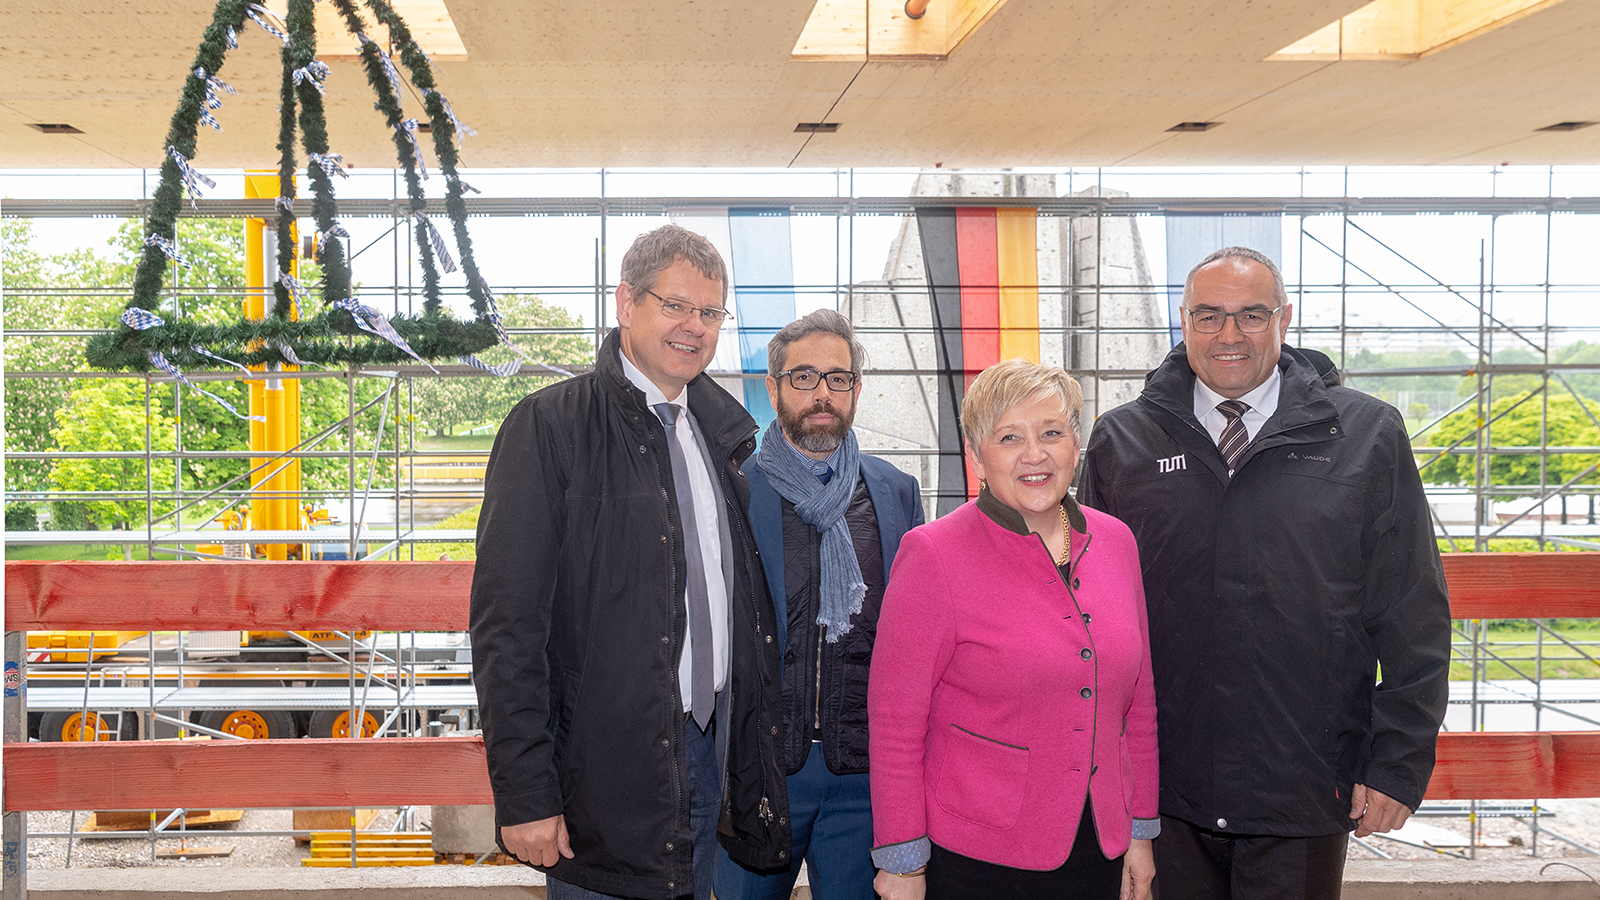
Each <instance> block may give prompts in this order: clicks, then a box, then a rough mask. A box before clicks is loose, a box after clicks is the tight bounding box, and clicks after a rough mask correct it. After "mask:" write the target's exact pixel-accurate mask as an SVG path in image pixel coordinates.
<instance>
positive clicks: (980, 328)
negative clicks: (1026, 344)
mask: <svg viewBox="0 0 1600 900" xmlns="http://www.w3.org/2000/svg"><path fill="white" fill-rule="evenodd" d="M998 241H999V239H998V236H997V234H996V231H995V212H994V207H992V206H989V207H972V206H962V207H957V208H956V261H957V263H958V264H959V265H960V267H961V365H962V369H963V370H964V373H963V374H964V375H965V378H964V379H963V380H964V382H965V384H964V387H963V392H965V389H966V388H970V387H972V381H973V379H975V378H977V377H978V373H979V372H982V371H983V370H984V369H987V368H989V367H990V366H992V365H994V364H995V363H997V362H999V361H1000V248H999V243H998ZM962 451H963V454H964V458H965V459H966V463H967V496H968V497H976V496H978V488H979V486H980V485H979V482H978V473H977V470H975V469H974V468H973V467H972V460H971V458H970V451H968V450H967V449H966V447H965V445H963V447H962Z"/></svg>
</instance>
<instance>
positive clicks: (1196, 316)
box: [1185, 306, 1283, 334]
mask: <svg viewBox="0 0 1600 900" xmlns="http://www.w3.org/2000/svg"><path fill="white" fill-rule="evenodd" d="M1282 311H1283V307H1281V306H1280V307H1278V308H1277V309H1272V310H1266V309H1241V310H1239V311H1238V312H1231V313H1230V312H1223V311H1222V310H1220V309H1190V310H1185V312H1187V313H1188V314H1189V322H1190V323H1191V324H1192V325H1194V330H1195V331H1198V332H1199V333H1201V334H1216V333H1217V332H1219V331H1221V330H1222V329H1223V327H1224V326H1226V325H1227V323H1228V320H1229V319H1232V320H1233V324H1235V325H1237V326H1239V330H1240V331H1242V332H1244V333H1245V334H1260V333H1261V332H1263V331H1266V330H1267V328H1268V327H1269V326H1271V325H1272V317H1273V316H1275V315H1277V314H1278V313H1280V312H1282Z"/></svg>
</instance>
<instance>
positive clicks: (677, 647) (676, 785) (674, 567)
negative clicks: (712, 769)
mask: <svg viewBox="0 0 1600 900" xmlns="http://www.w3.org/2000/svg"><path fill="white" fill-rule="evenodd" d="M665 433H666V432H665V429H663V431H662V434H663V435H665ZM649 435H650V443H652V444H654V443H655V441H656V436H655V433H654V432H649ZM669 452H670V451H669ZM650 464H651V465H652V466H654V467H655V470H656V486H657V487H659V488H660V489H661V501H662V503H663V504H664V505H663V507H662V508H663V509H665V510H667V522H666V524H667V534H669V535H670V536H671V537H669V538H668V541H667V560H668V562H667V575H668V580H667V584H668V590H669V591H674V593H672V594H671V596H672V597H674V598H677V597H679V596H681V595H682V592H681V591H676V590H675V589H676V588H677V586H678V544H679V539H678V538H679V536H678V533H677V532H675V531H673V529H672V495H671V492H670V491H668V490H667V485H666V481H665V480H664V479H663V477H662V474H661V455H660V453H659V452H658V453H652V454H650ZM679 522H680V524H681V523H682V510H679ZM685 564H687V560H685ZM671 606H672V620H671V621H672V641H671V642H670V644H669V646H670V647H671V648H672V653H670V654H669V655H668V657H667V670H668V671H670V672H671V673H672V684H673V687H674V688H676V691H675V693H676V694H677V696H678V702H679V703H680V704H681V703H682V702H683V684H682V683H681V682H679V681H678V665H677V660H678V659H679V658H680V657H681V656H683V645H682V644H680V643H678V641H677V635H678V614H679V610H680V609H681V608H682V604H680V603H677V602H675V601H674V602H673V603H672V604H671ZM667 705H668V709H669V710H670V711H669V713H668V721H671V716H672V715H673V713H675V712H677V709H675V708H674V707H673V706H672V704H671V702H670V701H669V702H668V704H667ZM667 732H668V734H670V733H671V732H672V729H671V728H668V729H667ZM686 780H687V775H686V774H685V773H684V772H683V771H682V770H681V769H679V768H678V753H677V751H676V750H674V751H673V752H672V789H673V794H674V796H675V798H676V799H677V806H678V808H679V809H680V810H681V809H683V807H684V806H685V804H686V799H685V794H686V793H687V792H686V790H685V781H686ZM679 824H682V823H681V822H680V823H679ZM674 856H676V854H674ZM669 864H670V865H672V866H673V867H674V870H676V866H677V864H676V863H675V862H673V863H669ZM673 880H674V881H678V880H681V876H676V875H675V877H674V879H673ZM691 880H692V879H691Z"/></svg>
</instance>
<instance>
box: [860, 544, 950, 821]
mask: <svg viewBox="0 0 1600 900" xmlns="http://www.w3.org/2000/svg"><path fill="white" fill-rule="evenodd" d="M940 560H941V554H940V553H939V552H938V550H937V548H935V547H934V546H933V545H932V542H931V541H930V540H929V539H928V536H927V533H926V529H921V530H917V531H912V532H910V533H908V534H907V535H906V536H905V540H904V541H903V542H902V543H901V544H900V552H899V554H898V555H897V556H896V557H895V561H894V570H893V574H892V575H891V577H890V579H889V586H888V589H887V590H886V591H885V592H884V597H883V612H882V613H881V614H880V615H879V618H878V637H877V641H876V643H874V644H873V648H872V667H871V670H870V672H869V674H868V680H867V721H868V729H867V735H868V753H869V755H870V758H871V760H872V777H871V789H872V827H873V836H874V840H873V845H874V846H877V847H883V846H887V845H892V844H900V843H904V842H907V841H915V840H917V839H919V838H922V837H924V836H926V835H927V833H928V817H927V805H926V798H925V797H924V787H923V785H924V781H925V776H924V772H923V762H924V756H925V754H926V751H927V743H928V715H929V712H930V711H931V709H932V707H933V691H934V688H935V687H936V686H937V685H938V684H939V681H940V679H941V678H942V676H943V674H944V670H945V667H946V666H948V665H949V663H950V657H951V655H952V654H953V653H954V651H955V621H954V618H953V617H952V615H951V610H950V601H949V590H948V589H949V585H948V582H947V580H946V577H945V573H944V572H943V571H942V566H941V565H940Z"/></svg>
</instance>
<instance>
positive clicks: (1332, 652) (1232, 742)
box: [1078, 247, 1450, 900]
mask: <svg viewBox="0 0 1600 900" xmlns="http://www.w3.org/2000/svg"><path fill="white" fill-rule="evenodd" d="M1183 307H1184V308H1183V316H1184V318H1183V333H1184V342H1183V344H1182V345H1180V346H1178V347H1176V348H1175V349H1174V350H1173V351H1172V353H1171V355H1169V356H1168V357H1167V359H1166V361H1165V362H1163V363H1162V365H1161V366H1160V368H1158V369H1156V370H1155V371H1154V372H1151V373H1150V375H1149V377H1148V378H1147V380H1146V384H1145V389H1144V392H1143V393H1142V394H1141V395H1140V396H1139V397H1138V398H1137V399H1136V400H1134V401H1133V402H1131V403H1127V404H1125V405H1123V406H1120V407H1118V408H1116V409H1114V410H1112V411H1111V412H1109V413H1106V414H1105V415H1103V416H1101V418H1100V419H1099V421H1098V422H1096V423H1095V425H1094V431H1093V434H1092V435H1091V437H1090V439H1089V445H1088V448H1087V450H1086V451H1085V454H1084V467H1083V474H1082V478H1081V481H1080V483H1079V487H1078V499H1079V500H1080V501H1081V502H1083V503H1085V504H1087V505H1089V506H1092V507H1095V508H1097V509H1101V510H1104V511H1106V512H1108V513H1110V514H1112V515H1114V516H1116V517H1117V518H1119V519H1121V520H1122V521H1124V522H1126V523H1127V524H1128V526H1129V527H1130V528H1132V529H1133V533H1134V536H1135V537H1136V538H1137V539H1138V542H1139V556H1140V564H1141V566H1142V567H1143V571H1144V581H1145V597H1146V601H1147V603H1148V604H1149V608H1150V610H1149V611H1150V650H1151V658H1152V661H1153V663H1154V669H1155V679H1156V704H1157V709H1158V715H1159V718H1158V732H1159V735H1160V745H1161V818H1162V826H1161V837H1160V839H1158V840H1157V841H1156V848H1155V849H1156V886H1157V887H1156V889H1157V890H1158V891H1159V896H1160V897H1161V900H1188V898H1197V900H1199V898H1205V900H1211V898H1236V900H1246V898H1262V900H1268V898H1270V900H1291V898H1337V897H1338V896H1339V891H1340V885H1341V880H1342V875H1343V870H1344V857H1345V847H1346V844H1347V841H1348V833H1349V832H1350V831H1351V830H1354V831H1355V833H1356V835H1357V836H1365V835H1367V834H1371V833H1373V832H1382V831H1389V830H1390V829H1393V828H1398V827H1399V826H1401V825H1403V824H1404V823H1405V820H1406V818H1407V817H1408V816H1409V815H1410V814H1411V812H1412V811H1413V810H1415V809H1416V808H1417V805H1418V804H1420V803H1421V802H1422V795H1423V792H1424V791H1425V790H1426V788H1427V786H1428V778H1429V775H1430V774H1431V773H1432V770H1433V762H1434V742H1435V740H1436V738H1437V735H1438V730H1439V724H1440V722H1441V721H1442V719H1443V717H1444V711H1445V703H1446V700H1447V699H1448V688H1449V685H1448V682H1447V680H1446V679H1447V677H1448V662H1449V652H1450V610H1449V604H1448V600H1447V597H1446V593H1445V585H1444V576H1443V573H1442V570H1441V568H1440V564H1439V554H1438V549H1437V546H1436V544H1435V542H1434V537H1433V528H1432V524H1431V521H1430V519H1429V515H1428V507H1427V501H1426V498H1425V497H1424V496H1423V491H1422V482H1421V479H1420V478H1419V477H1418V475H1417V467H1416V462H1415V460H1414V459H1413V457H1412V455H1411V448H1410V443H1409V441H1408V440H1407V437H1406V430H1405V425H1404V422H1403V420H1402V419H1401V417H1400V414H1399V413H1398V412H1396V411H1395V410H1394V409H1393V408H1392V407H1390V406H1389V405H1388V404H1385V403H1382V402H1380V401H1378V400H1376V399H1374V398H1372V397H1369V396H1367V395H1365V394H1362V393H1360V392H1358V391H1354V390H1351V389H1349V388H1346V387H1342V386H1340V384H1339V378H1338V374H1337V372H1336V371H1335V370H1334V368H1333V364H1332V363H1331V361H1329V360H1328V358H1327V357H1326V356H1324V355H1322V354H1321V353H1317V352H1316V351H1311V350H1297V349H1294V348H1291V347H1284V346H1282V343H1283V337H1284V335H1285V334H1286V333H1287V331H1288V329H1289V321H1290V316H1291V315H1292V313H1293V309H1292V307H1290V306H1289V304H1288V298H1287V296H1286V295H1285V292H1284V287H1283V279H1282V276H1281V275H1280V274H1279V273H1278V270H1277V267H1276V266H1274V265H1273V264H1272V262H1271V261H1270V260H1269V259H1267V258H1266V257H1265V256H1263V255H1261V254H1259V253H1257V252H1255V251H1253V250H1248V249H1245V248H1240V247H1229V248H1225V249H1223V250H1219V251H1217V252H1216V253H1213V254H1212V255H1211V256H1209V257H1207V258H1206V259H1205V260H1204V261H1202V262H1201V263H1200V264H1199V265H1197V266H1196V267H1195V268H1194V269H1193V270H1192V271H1191V272H1190V273H1189V278H1188V281H1187V283H1186V284H1185V286H1184V302H1183ZM1380 665H1381V667H1382V675H1383V680H1382V681H1381V682H1378V681H1377V674H1378V669H1379V666H1380Z"/></svg>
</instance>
